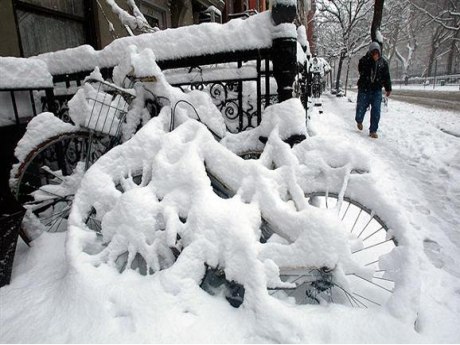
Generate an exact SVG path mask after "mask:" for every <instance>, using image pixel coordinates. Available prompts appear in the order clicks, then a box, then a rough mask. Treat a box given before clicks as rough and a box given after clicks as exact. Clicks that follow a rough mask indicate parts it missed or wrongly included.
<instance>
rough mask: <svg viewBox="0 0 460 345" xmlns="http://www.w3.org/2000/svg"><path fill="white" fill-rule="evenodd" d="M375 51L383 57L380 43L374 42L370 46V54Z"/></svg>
mask: <svg viewBox="0 0 460 345" xmlns="http://www.w3.org/2000/svg"><path fill="white" fill-rule="evenodd" d="M373 50H377V51H378V52H379V54H380V55H382V52H381V50H380V44H379V43H378V42H372V43H371V44H369V53H371V52H372V51H373Z"/></svg>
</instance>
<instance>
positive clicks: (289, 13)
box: [271, 1, 297, 102]
mask: <svg viewBox="0 0 460 345" xmlns="http://www.w3.org/2000/svg"><path fill="white" fill-rule="evenodd" d="M296 12H297V6H296V3H295V1H292V2H277V3H275V4H274V5H273V7H272V13H271V14H272V19H273V21H274V23H275V25H276V27H275V30H274V37H273V45H272V51H273V53H272V56H273V76H274V77H275V79H276V83H277V84H278V102H282V101H285V100H287V99H289V98H292V91H293V87H292V85H293V83H294V79H295V76H296V71H297V31H296V30H295V26H293V28H292V30H290V29H289V26H288V25H287V24H289V23H292V22H293V21H294V19H295V16H296Z"/></svg>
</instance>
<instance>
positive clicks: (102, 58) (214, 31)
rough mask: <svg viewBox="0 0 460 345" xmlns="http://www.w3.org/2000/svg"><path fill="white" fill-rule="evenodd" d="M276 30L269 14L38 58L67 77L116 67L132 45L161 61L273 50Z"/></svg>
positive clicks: (289, 27) (291, 30)
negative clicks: (79, 72)
mask: <svg viewBox="0 0 460 345" xmlns="http://www.w3.org/2000/svg"><path fill="white" fill-rule="evenodd" d="M274 29H275V26H274V25H273V23H272V21H271V13H270V12H269V11H265V12H263V13H259V14H257V15H254V16H251V17H250V18H247V19H245V20H242V19H234V20H231V21H230V22H228V23H225V24H218V23H202V24H200V25H192V26H187V27H180V28H176V29H166V30H161V31H157V32H155V33H151V34H142V35H138V36H134V37H124V38H120V39H117V40H115V41H113V42H112V43H111V44H109V45H108V46H107V47H105V48H104V49H102V50H101V51H95V50H94V49H93V48H92V47H90V46H80V47H77V48H71V49H66V50H63V51H58V52H54V53H46V54H41V55H39V56H37V57H36V58H37V59H39V60H42V61H45V62H46V64H47V66H48V69H49V71H50V72H51V74H53V75H55V74H64V73H72V72H78V71H87V70H92V69H94V67H96V66H99V67H100V68H103V67H113V66H115V65H117V64H118V63H119V62H120V61H121V60H122V59H123V58H124V56H125V55H126V54H127V53H129V51H128V47H129V46H130V45H136V46H138V47H140V48H143V49H144V48H150V49H151V50H152V51H153V52H154V54H155V56H156V58H157V60H158V61H162V60H168V59H178V58H184V57H189V56H199V55H205V54H213V53H217V52H219V53H222V52H234V51H240V50H250V49H262V48H270V47H271V46H272V39H273V36H272V35H273V30H274ZM286 32H287V33H288V34H289V35H290V37H291V36H293V37H296V32H295V25H294V24H287V25H284V26H283V30H281V34H282V33H286ZM278 33H279V30H278ZM204 43H205V44H204Z"/></svg>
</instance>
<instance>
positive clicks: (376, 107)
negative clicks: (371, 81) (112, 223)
mask: <svg viewBox="0 0 460 345" xmlns="http://www.w3.org/2000/svg"><path fill="white" fill-rule="evenodd" d="M369 105H370V106H371V125H370V127H369V132H371V133H372V132H377V129H378V128H379V121H380V108H381V105H382V90H380V89H379V90H358V100H357V103H356V117H355V120H356V122H358V123H362V122H363V120H364V115H366V110H367V108H368V107H369Z"/></svg>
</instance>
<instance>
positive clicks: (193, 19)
mask: <svg viewBox="0 0 460 345" xmlns="http://www.w3.org/2000/svg"><path fill="white" fill-rule="evenodd" d="M240 2H242V1H240ZM117 3H118V5H119V6H120V7H123V8H126V7H127V5H126V2H125V1H124V0H118V1H117ZM136 4H137V6H138V7H139V9H140V10H141V12H142V13H143V14H144V16H145V18H146V19H147V21H148V22H149V24H150V25H151V26H154V27H158V28H160V29H166V28H170V27H178V26H184V25H191V24H196V23H200V22H206V21H219V22H221V21H222V19H223V18H222V14H223V13H226V11H225V2H224V1H223V0H174V1H172V0H136ZM0 19H1V22H2V25H0V37H2V38H3V39H2V43H1V45H0V56H14V57H29V56H34V55H38V54H42V53H47V52H51V51H57V50H61V49H66V48H73V47H76V46H79V45H82V44H89V45H91V46H92V47H94V48H95V49H102V48H104V47H105V46H106V45H107V44H109V43H110V42H112V41H113V39H115V38H117V37H123V36H127V35H128V32H127V31H126V29H125V28H124V27H123V26H122V25H121V23H120V20H119V19H118V17H116V15H115V14H114V13H113V12H112V10H111V9H110V7H109V6H108V5H107V3H106V1H105V0H0Z"/></svg>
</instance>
